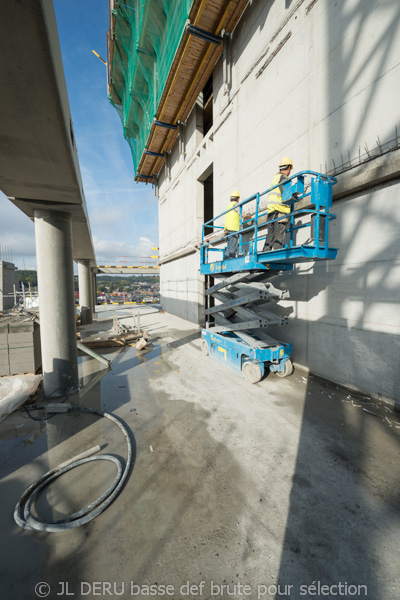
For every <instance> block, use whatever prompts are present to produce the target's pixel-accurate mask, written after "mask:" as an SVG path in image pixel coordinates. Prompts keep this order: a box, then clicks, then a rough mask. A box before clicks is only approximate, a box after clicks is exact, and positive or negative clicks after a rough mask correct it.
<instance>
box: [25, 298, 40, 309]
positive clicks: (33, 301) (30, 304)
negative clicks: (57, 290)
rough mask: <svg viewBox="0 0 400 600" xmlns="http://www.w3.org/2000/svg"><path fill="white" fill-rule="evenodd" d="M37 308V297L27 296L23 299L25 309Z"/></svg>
mask: <svg viewBox="0 0 400 600" xmlns="http://www.w3.org/2000/svg"><path fill="white" fill-rule="evenodd" d="M38 307H39V296H32V297H30V296H28V297H27V298H25V308H28V309H29V308H38Z"/></svg>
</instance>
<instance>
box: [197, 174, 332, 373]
mask: <svg viewBox="0 0 400 600" xmlns="http://www.w3.org/2000/svg"><path fill="white" fill-rule="evenodd" d="M308 180H309V181H308ZM335 183H336V179H334V178H333V177H328V176H326V175H323V174H321V173H317V172H315V171H302V172H300V173H297V174H296V175H293V176H292V177H290V178H289V179H288V180H287V181H286V182H285V183H284V184H283V193H282V201H283V202H284V203H285V204H286V205H288V206H290V213H288V214H284V215H283V216H282V217H278V219H274V221H275V220H280V219H289V222H288V227H287V232H288V233H289V240H288V244H287V245H286V246H284V247H283V248H282V249H279V250H272V251H268V252H266V251H264V250H262V249H261V248H260V246H261V245H263V244H264V240H265V238H266V233H265V229H266V228H267V227H268V224H270V223H272V222H273V221H272V220H271V221H267V210H266V207H263V206H262V204H263V201H264V200H265V199H267V198H268V194H269V193H270V192H272V191H273V190H274V189H275V188H277V187H279V184H278V185H276V186H272V187H270V188H269V189H267V190H265V192H262V193H257V194H254V195H253V196H250V197H249V198H246V199H245V200H243V201H242V202H240V203H239V204H238V205H237V206H239V211H240V212H239V216H240V228H239V232H238V233H237V234H236V233H231V234H228V235H226V234H225V233H224V234H223V235H222V236H221V235H220V236H216V235H215V232H217V233H218V232H221V230H222V231H223V230H224V226H223V225H221V224H220V223H221V220H224V218H225V215H226V214H227V213H228V212H229V210H228V211H224V212H223V213H221V214H219V215H218V216H217V217H214V218H213V219H211V220H210V221H208V222H207V223H205V224H204V226H203V235H202V243H201V247H200V261H201V264H200V272H201V274H203V275H205V276H206V308H205V314H206V328H205V329H203V330H202V337H203V343H202V349H203V352H204V353H205V354H210V355H211V356H213V357H214V358H215V359H217V360H219V361H220V362H223V363H224V364H225V365H226V366H228V367H229V368H230V369H231V370H233V371H234V372H237V373H239V374H242V375H243V376H244V377H245V378H246V379H247V380H248V381H249V382H251V383H256V382H257V381H260V379H261V378H262V376H263V375H264V372H265V370H266V367H268V368H269V370H270V371H275V372H276V373H277V375H279V376H281V377H286V376H287V375H290V374H291V372H292V370H293V366H292V363H291V360H290V354H291V351H292V345H291V344H284V343H283V342H279V341H277V340H275V339H273V338H272V337H270V336H269V335H268V334H267V333H266V332H265V329H266V328H268V327H269V326H271V325H284V324H286V323H287V318H286V317H280V316H278V315H276V314H275V313H274V311H273V310H271V309H273V308H274V305H275V303H276V302H278V301H279V300H282V299H285V298H288V297H289V291H288V290H278V289H277V288H275V287H274V286H273V285H272V284H271V282H270V279H271V277H273V276H274V275H276V274H277V273H279V272H282V271H287V270H292V269H293V265H294V264H296V263H299V262H307V261H316V260H332V259H334V258H335V257H336V254H337V249H336V248H332V247H330V246H329V223H330V221H332V220H333V219H335V218H336V217H335V215H333V214H331V213H330V208H331V206H332V186H333V185H334V184H335ZM306 198H308V205H310V206H311V207H312V208H299V209H298V210H295V208H296V205H297V204H298V203H299V202H301V201H304V199H306ZM250 203H252V204H253V206H254V210H253V211H251V213H252V217H251V219H247V220H243V215H244V214H247V212H248V206H247V207H246V205H249V204H250ZM302 205H304V203H302ZM306 206H307V204H306ZM231 210H233V209H231ZM301 217H306V218H307V222H303V221H302V220H301ZM306 228H311V232H312V235H310V239H309V240H308V241H307V242H306V243H297V237H298V236H299V232H300V230H303V229H306ZM209 229H212V233H211V234H209V235H207V236H206V235H205V231H207V230H209ZM231 235H238V237H239V245H238V256H237V257H235V258H229V259H226V258H225V250H226V243H227V239H228V237H230V236H231ZM212 279H213V280H214V281H213V282H212V283H211V281H212ZM215 301H217V303H215Z"/></svg>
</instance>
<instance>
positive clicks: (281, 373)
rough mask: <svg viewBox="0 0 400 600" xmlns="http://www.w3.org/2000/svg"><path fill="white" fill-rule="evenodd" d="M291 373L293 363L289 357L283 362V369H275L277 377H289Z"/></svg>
mask: <svg viewBox="0 0 400 600" xmlns="http://www.w3.org/2000/svg"><path fill="white" fill-rule="evenodd" d="M292 373H293V363H292V361H291V360H290V358H288V359H287V361H286V362H285V370H284V371H275V374H276V375H278V377H289V375H291V374H292Z"/></svg>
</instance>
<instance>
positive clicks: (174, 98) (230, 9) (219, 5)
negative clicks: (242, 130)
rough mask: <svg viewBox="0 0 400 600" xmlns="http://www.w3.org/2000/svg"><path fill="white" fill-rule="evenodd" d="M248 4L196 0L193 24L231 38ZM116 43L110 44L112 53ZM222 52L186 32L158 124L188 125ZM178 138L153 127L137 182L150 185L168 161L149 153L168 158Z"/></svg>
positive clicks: (191, 16) (173, 132) (172, 132)
mask: <svg viewBox="0 0 400 600" xmlns="http://www.w3.org/2000/svg"><path fill="white" fill-rule="evenodd" d="M111 1H112V0H111ZM247 4H248V0H194V2H193V5H192V8H191V10H190V14H189V22H190V24H191V25H194V26H195V27H197V28H199V29H201V30H203V31H206V32H208V33H211V34H214V35H217V36H220V35H221V32H223V31H225V32H226V33H229V34H230V33H232V32H233V30H234V28H235V27H236V25H237V23H238V21H239V19H240V17H241V15H242V13H243V11H244V9H245V8H246V6H247ZM112 43H113V42H112V41H111V40H110V53H111V52H112ZM222 49H223V43H221V44H219V45H216V44H214V43H212V42H209V41H206V40H203V39H200V38H198V37H195V36H193V35H191V34H189V33H188V31H187V30H185V32H184V34H183V36H182V39H181V42H180V45H179V47H178V50H177V52H176V54H175V57H174V60H173V61H172V64H171V67H170V71H169V74H168V77H167V81H166V84H165V87H164V91H163V95H162V97H161V99H160V103H159V105H158V107H157V111H156V115H155V120H157V121H161V122H164V123H169V124H171V125H179V123H184V122H185V121H186V119H187V117H188V115H189V113H190V111H191V110H192V108H193V106H194V104H195V102H196V99H197V97H198V95H199V93H200V92H201V90H202V89H203V87H204V85H205V83H206V81H207V79H208V78H209V77H210V75H211V73H212V71H213V69H214V67H215V64H216V62H217V60H218V58H219V57H220V55H221V53H222ZM177 135H178V129H166V128H164V127H160V126H157V125H155V123H153V124H152V127H151V130H150V134H149V137H148V139H147V142H146V147H145V149H144V151H143V154H142V156H141V158H140V161H139V165H138V169H137V173H136V177H135V179H136V181H144V182H148V181H149V179H148V178H149V177H152V176H153V175H156V174H158V173H159V172H160V169H161V167H162V165H163V162H164V160H165V158H164V156H163V157H154V156H150V155H148V154H146V150H148V151H150V152H155V153H158V154H163V155H164V153H165V152H168V151H169V150H171V148H172V146H173V144H174V142H175V140H176V137H177ZM141 176H144V177H141Z"/></svg>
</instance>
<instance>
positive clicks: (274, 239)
mask: <svg viewBox="0 0 400 600" xmlns="http://www.w3.org/2000/svg"><path fill="white" fill-rule="evenodd" d="M284 214H285V213H281V212H278V211H276V210H274V211H273V212H271V213H269V214H268V218H267V221H272V220H273V219H277V218H278V217H283V216H284ZM287 224H288V218H286V219H282V220H280V221H275V222H274V223H270V224H269V225H268V233H267V237H266V239H265V243H264V248H263V250H280V249H281V248H283V240H284V239H285V234H286V229H287Z"/></svg>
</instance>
